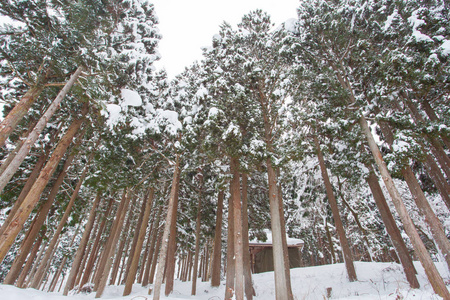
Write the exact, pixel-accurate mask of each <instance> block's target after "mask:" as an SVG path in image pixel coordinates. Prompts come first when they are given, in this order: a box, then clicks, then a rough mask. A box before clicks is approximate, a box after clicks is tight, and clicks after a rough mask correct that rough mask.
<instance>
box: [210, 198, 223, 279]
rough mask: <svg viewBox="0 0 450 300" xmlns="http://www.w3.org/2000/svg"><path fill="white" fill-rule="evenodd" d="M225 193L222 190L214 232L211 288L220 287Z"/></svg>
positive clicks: (218, 199)
mask: <svg viewBox="0 0 450 300" xmlns="http://www.w3.org/2000/svg"><path fill="white" fill-rule="evenodd" d="M223 198H224V191H223V190H220V191H219V195H218V198H217V213H216V228H215V231H214V252H213V258H212V260H213V262H212V271H211V286H219V285H220V266H221V264H222V259H221V257H222V216H223Z"/></svg>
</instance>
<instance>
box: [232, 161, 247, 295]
mask: <svg viewBox="0 0 450 300" xmlns="http://www.w3.org/2000/svg"><path fill="white" fill-rule="evenodd" d="M230 172H231V175H232V176H233V177H232V179H231V187H230V189H231V198H232V203H233V204H232V205H233V215H234V217H233V222H234V224H233V230H234V232H233V233H234V234H233V236H234V263H235V299H237V300H243V299H244V253H243V245H242V206H241V184H240V180H239V179H240V173H239V158H237V157H232V158H231V161H230Z"/></svg>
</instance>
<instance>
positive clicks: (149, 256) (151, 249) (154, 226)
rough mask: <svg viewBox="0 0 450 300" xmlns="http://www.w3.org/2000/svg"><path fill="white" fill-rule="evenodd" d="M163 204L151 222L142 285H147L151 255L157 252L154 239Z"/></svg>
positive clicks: (156, 237)
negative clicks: (149, 242)
mask: <svg viewBox="0 0 450 300" xmlns="http://www.w3.org/2000/svg"><path fill="white" fill-rule="evenodd" d="M162 209H163V206H162V205H160V206H159V209H158V213H157V215H156V218H155V220H154V221H153V224H152V227H153V228H152V233H151V237H150V240H151V244H150V248H149V254H148V258H147V265H146V267H145V273H144V277H143V278H142V286H144V287H145V286H147V285H148V281H149V277H150V270H151V267H152V261H153V256H158V254H157V250H156V249H155V248H156V241H157V240H158V228H159V220H160V218H161V212H162Z"/></svg>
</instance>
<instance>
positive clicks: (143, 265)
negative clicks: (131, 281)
mask: <svg viewBox="0 0 450 300" xmlns="http://www.w3.org/2000/svg"><path fill="white" fill-rule="evenodd" d="M154 212H156V211H155V210H154V209H152V213H151V214H150V220H151V221H150V229H149V230H148V236H147V240H146V243H145V251H144V254H143V255H142V261H141V267H140V268H139V276H138V279H137V283H139V284H142V278H143V277H144V273H145V272H146V270H147V262H148V256H149V255H148V254H149V251H150V243H151V236H152V233H153V226H154V220H155V217H156V216H155V213H154Z"/></svg>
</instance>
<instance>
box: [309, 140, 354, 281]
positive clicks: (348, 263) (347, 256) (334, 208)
mask: <svg viewBox="0 0 450 300" xmlns="http://www.w3.org/2000/svg"><path fill="white" fill-rule="evenodd" d="M313 139H314V144H315V145H316V151H317V157H318V159H319V165H320V170H321V172H322V179H323V181H324V184H325V189H326V191H327V196H328V202H329V203H330V207H331V212H332V213H333V219H334V224H335V226H336V231H337V233H338V236H339V241H340V243H341V247H342V252H343V255H344V263H345V267H346V269H347V275H348V279H349V281H350V282H353V281H357V280H358V278H357V277H356V271H355V266H354V265H353V258H352V254H351V252H350V247H349V245H348V241H347V237H346V235H345V230H344V225H343V224H342V221H341V216H340V215H339V208H338V205H337V201H336V198H335V197H334V192H333V187H332V185H331V182H330V178H329V177H328V172H327V168H326V166H325V161H324V158H323V154H322V151H321V150H320V144H319V140H318V138H317V136H316V135H314V136H313Z"/></svg>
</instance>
